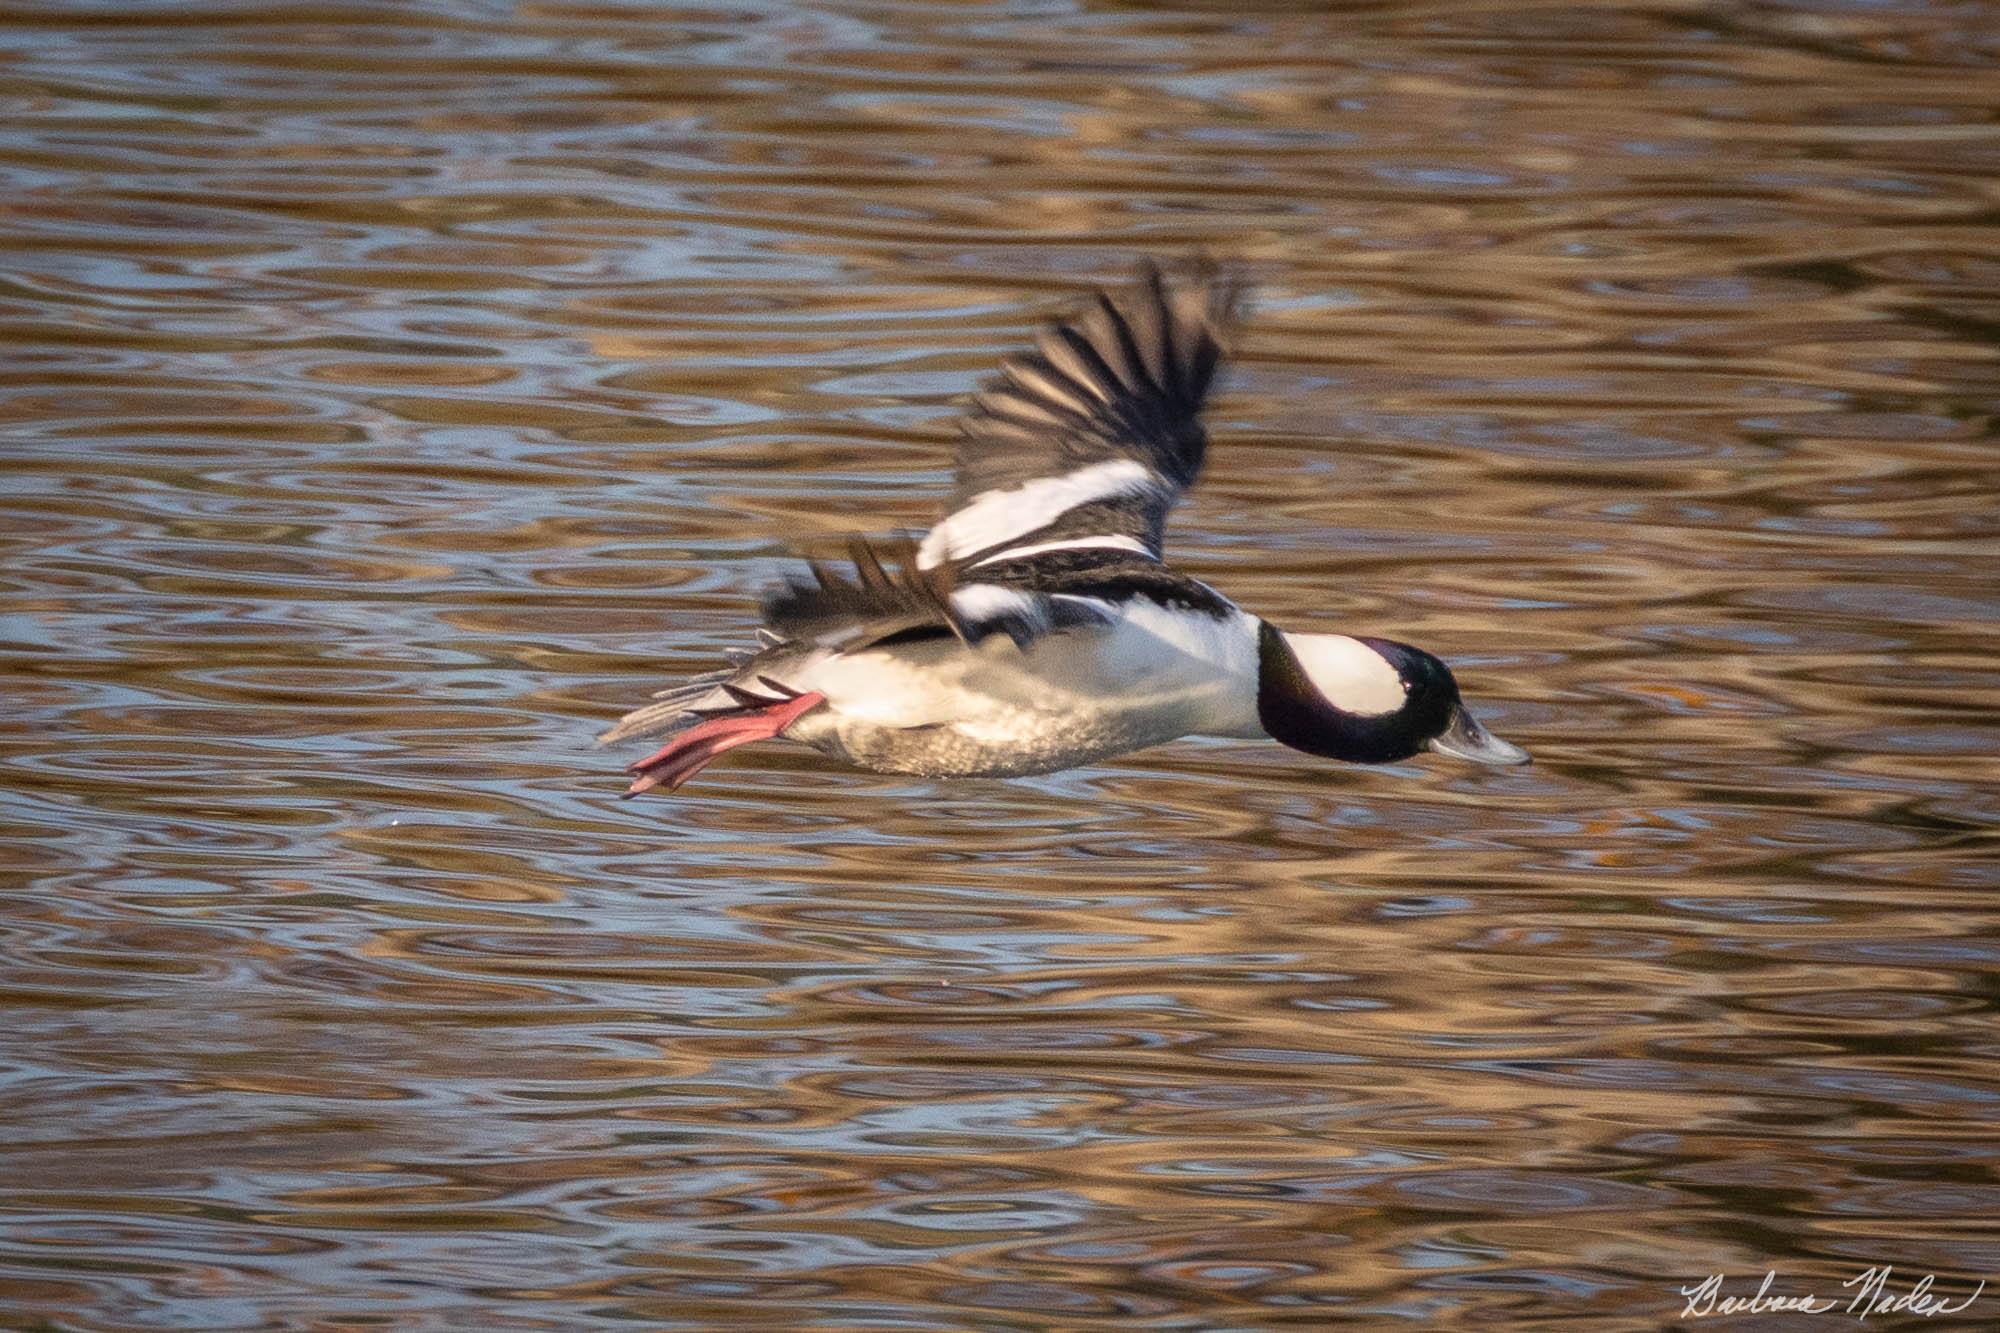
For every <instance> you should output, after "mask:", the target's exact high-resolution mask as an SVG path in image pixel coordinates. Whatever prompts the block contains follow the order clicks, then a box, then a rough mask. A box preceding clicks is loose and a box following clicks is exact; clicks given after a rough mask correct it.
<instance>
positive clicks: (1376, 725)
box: [1257, 622, 1528, 764]
mask: <svg viewBox="0 0 2000 1333" xmlns="http://www.w3.org/2000/svg"><path fill="white" fill-rule="evenodd" d="M1257 657H1258V672H1257V675H1258V679H1257V719H1258V721H1259V722H1261V723H1262V724H1263V727H1264V730H1265V731H1267V732H1269V733H1270V735H1271V739H1273V740H1275V741H1278V742H1280V743H1282V744H1285V745H1289V746H1291V747H1292V748H1293V749H1294V750H1304V751H1305V752H1306V753H1307V754H1316V755H1323V756H1325V757H1326V758H1328V759H1344V760H1346V761H1347V762H1349V763H1355V764H1386V763H1390V762H1392V761H1394V760H1397V759H1408V758H1409V757H1410V756H1411V755H1414V754H1418V753H1421V752H1422V751H1425V750H1436V751H1437V752H1438V753H1440V754H1449V755H1456V756H1457V757H1458V758H1460V759H1470V760H1472V761H1473V762H1474V763H1480V764H1525V763H1527V762H1528V752H1527V751H1526V750H1523V749H1522V748H1521V747H1520V746H1518V745H1509V744H1508V743H1507V742H1506V741H1503V740H1501V739H1500V738H1499V737H1497V736H1495V735H1493V734H1492V733H1491V732H1489V731H1487V730H1486V728H1484V727H1482V726H1480V725H1479V723H1478V722H1477V721H1476V720H1474V718H1473V716H1472V714H1471V713H1469V712H1467V711H1466V708H1465V703H1464V701H1463V700H1462V699H1460V698H1459V696H1458V682H1457V681H1456V680H1454V679H1452V674H1451V668H1450V667H1448V666H1446V665H1445V664H1444V663H1443V662H1440V661H1439V660H1438V659H1437V658H1435V657H1433V656H1432V655H1431V654H1429V653H1427V652H1425V651H1424V650H1423V649H1421V648H1412V647H1410V645H1408V644H1406V643H1392V642H1390V641H1389V640H1387V639H1361V638H1350V637H1348V636H1347V635H1345V634H1287V633H1286V632H1285V631H1283V630H1281V629H1279V628H1278V627H1277V626H1275V625H1272V624H1270V623H1268V622H1266V623H1265V624H1264V625H1263V626H1262V628H1261V629H1260V630H1259V632H1258V641H1257Z"/></svg>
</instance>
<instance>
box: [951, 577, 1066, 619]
mask: <svg viewBox="0 0 2000 1333" xmlns="http://www.w3.org/2000/svg"><path fill="white" fill-rule="evenodd" d="M951 609H952V613H953V614H954V615H956V616H957V617H958V618H959V619H960V620H962V621H966V622H968V623H970V624H974V625H979V624H984V623H986V622H987V621H990V620H998V619H1000V618H1001V617H1002V616H1017V617H1019V618H1021V619H1023V620H1042V619H1045V618H1046V611H1045V610H1044V608H1043V605H1042V601H1041V599H1040V598H1039V597H1036V596H1034V595H1033V594H1032V593H1025V592H1017V591H1016V590H1015V589H1013V588H1002V587H999V586H998V585H996V584H992V583H968V584H965V585H964V586H963V587H960V588H959V589H957V590H956V591H955V592H953V593H952V595H951Z"/></svg>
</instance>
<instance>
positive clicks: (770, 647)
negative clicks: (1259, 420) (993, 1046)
mask: <svg viewBox="0 0 2000 1333" xmlns="http://www.w3.org/2000/svg"><path fill="white" fill-rule="evenodd" d="M1239 294H1240V292H1239V288H1238V286H1237V284H1236V283H1234V282H1233V281H1231V280H1230V279H1228V278H1227V277H1225V276H1224V275H1222V274H1221V273H1219V272H1218V271H1216V270H1214V269H1213V268H1204V269H1202V270H1200V271H1198V272H1196V273H1193V274H1191V275H1188V276H1186V277H1182V278H1178V279H1175V280H1173V281H1169V280H1167V279H1166V278H1163V277H1162V275H1161V274H1160V272H1159V271H1158V270H1157V269H1155V268H1153V267H1151V266H1150V265H1149V266H1147V267H1146V268H1145V269H1144V270H1143V271H1142V273H1141V275H1140V278H1139V280H1138V281H1137V282H1136V283H1134V284H1133V285H1132V286H1131V287H1130V288H1129V289H1127V290H1124V291H1121V292H1118V293H1100V294H1098V295H1097V297H1096V298H1095V299H1094V301H1093V302H1092V303H1091V305H1090V306H1089V307H1088V308H1087V309H1086V310H1085V311H1084V312H1083V313H1082V314H1081V315H1080V316H1078V317H1077V318H1074V319H1071V320H1069V321H1066V322H1063V323H1058V324H1055V325H1052V326H1050V327H1049V328H1047V329H1044V330H1043V331H1042V333H1041V334H1040V336H1039V338H1038V339H1037V341H1036V346H1035V350H1034V351H1032V352H1028V353H1024V354H1021V355H1017V356H1014V357H1012V358H1010V359H1009V360H1008V361H1007V362H1005V363H1004V364H1003V365H1002V367H1001V371H1000V374H999V375H998V376H997V377H996V378H995V379H993V380H992V381H991V382H990V383H989V384H988V385H987V386H986V387H985V390H984V392H982V393H981V394H980V395H979V396H978V397H977V398H976V399H975V400H974V401H973V403H972V406H971V410H970V411H969V412H968V413H967V415H966V417H965V419H964V423H963V425H964V438H963V440H962V441H961V443H960V444H959V448H958V470H957V477H956V486H955V488H954V491H953V494H952V501H951V505H952V507H951V511H950V512H949V513H947V514H946V515H945V516H944V518H943V519H942V520H940V521H939V523H938V524H937V526H936V527H934V528H932V529H931V530H930V532H929V534H928V535H926V536H925V537H924V538H923V540H922V542H921V543H917V542H912V541H910V540H908V539H903V540H900V541H898V542H895V543H870V542H867V541H861V540H857V541H855V542H854V543H852V544H851V546H850V548H849V549H850V556H851V559H852V562H853V568H852V570H851V572H850V571H846V570H836V569H834V568H832V567H831V566H829V565H827V564H824V563H820V562H812V563H810V564H809V566H808V569H809V572H810V577H809V578H808V577H798V578H795V579H793V580H792V581H790V582H788V583H786V584H785V585H783V586H782V587H780V588H778V589H776V590H775V591H773V592H772V593H771V594H770V595H769V596H768V597H767V598H766V599H765V601H764V608H763V610H764V616H763V619H764V623H763V627H762V628H761V629H759V630H758V645H757V647H756V648H755V649H750V650H745V651H742V652H739V653H735V654H732V655H731V665H730V666H728V667H727V668H725V669H723V670H720V671H716V672H714V673H712V674H709V675H706V676H701V677H698V678H696V679H694V680H690V681H688V682H687V683H685V684H683V685H679V686H676V687H674V688H673V689H670V690H666V691H664V692H662V693H661V694H659V695H656V696H655V701H654V702H653V703H651V704H648V705H647V706H646V707H644V708H641V709H639V710H637V711H636V712H633V713H630V714H628V715H627V716H626V717H625V718H623V719H622V720H621V721H620V722H619V723H618V724H617V725H616V726H614V727H612V728H611V729H610V730H609V731H607V732H605V733H604V735H603V736H602V737H600V739H601V740H603V741H605V742H612V741H620V740H625V739H628V738H631V737H638V736H658V735H666V736H669V737H670V739H669V740H668V741H667V743H666V745H664V746H663V747H662V748H661V749H660V750H659V751H657V752H656V753H654V754H652V755H650V756H648V757H647V758H645V759H642V760H640V761H639V762H638V763H635V764H633V765H631V769H630V771H631V772H632V773H634V774H635V775H636V776H635V778H634V780H633V782H632V785H631V788H630V789H629V790H628V791H627V792H626V795H628V796H636V795H638V794H639V793H640V792H643V791H647V790H649V789H651V788H653V787H666V788H668V789H669V790H672V789H673V788H676V787H679V786H680V785H681V784H682V783H684V782H686V781H687V780H688V779H689V778H692V777H693V776H694V775H695V774H696V773H699V772H700V771H701V770H702V769H703V768H704V767H705V766H706V765H707V764H708V763H709V762H710V761H712V760H713V759H715V757H716V756H717V755H720V754H722V753H723V752H724V751H726V750H730V749H733V748H735V747H736V746H738V745H743V744H746V743H748V742H750V741H757V740H767V739H769V738H771V737H776V736H782V737H785V738H786V739H789V740H795V741H801V742H804V743H805V744H807V745H810V746H812V747H813V748H814V749H817V750H820V751H822V752H824V753H827V754H831V755H835V756H838V757H840V758H843V759H846V760H849V761H851V762H853V763H856V764H859V765H861V766H862V767H864V768H871V769H875V770H878V771H881V772H888V773H912V774H918V775H921V776H925V777H974V776H985V777H1015V776H1020V775H1023V774H1029V773H1050V772H1054V771H1055V770H1057V769H1061V768H1069V767H1071V766H1073V765H1076V764H1084V763H1089V762H1091V761H1093V760H1097V759H1103V758H1105V757H1107V756H1110V755H1115V754H1123V753H1124V752H1126V751H1128V750H1136V749H1140V748H1141V747H1144V746H1148V745H1157V744H1160V743H1161V742H1163V741H1169V740H1173V739H1175V738H1176V737H1180V736H1190V735H1205V736H1237V737H1268V738H1270V739H1272V740H1276V741H1278V742H1280V743H1281V744H1284V745H1288V746H1290V747H1292V748H1293V749H1295V750H1303V751H1305V752H1306V753H1307V754H1313V755H1320V756H1323V757H1325V758H1329V759H1341V760H1347V761H1349V762H1352V763H1362V764H1380V763H1388V762H1391V761H1394V760H1398V759H1408V758H1410V757H1411V756H1413V755H1416V754H1419V753H1421V752H1423V751H1426V750H1433V751H1437V752H1438V753H1441V754H1448V755H1455V756H1457V757H1459V758H1461V759H1470V760H1473V761H1475V762H1478V763H1482V764H1524V763H1526V762H1528V755H1527V752H1526V751H1524V750H1522V749H1520V748H1519V747H1517V746H1513V745H1509V744H1508V743H1507V742H1506V741H1503V740H1500V739H1498V738H1497V737H1495V736H1493V735H1491V734H1490V733H1489V732H1488V731H1487V730H1486V729H1485V728H1484V727H1482V726H1480V725H1479V723H1478V722H1477V721H1476V720H1475V719H1474V718H1473V716H1472V714H1471V713H1469V712H1468V711H1466V707H1465V704H1464V702H1463V701H1462V700H1461V699H1460V698H1459V693H1458V683H1457V681H1455V680H1454V679H1453V678H1452V674H1451V670H1450V668H1448V667H1446V666H1445V664H1444V663H1443V662H1441V661H1439V660H1438V659H1437V658H1436V657H1434V656H1432V655H1431V654H1430V653H1427V652H1425V651H1423V650H1422V649H1421V648H1412V647H1410V646H1409V645H1408V644H1404V643H1396V642H1392V641H1390V640H1387V639H1377V638H1366V637H1359V636H1353V635H1346V634H1301V633H1294V632H1291V631H1287V630H1281V629H1279V628H1277V627H1276V626H1275V625H1272V624H1271V623H1270V622H1268V621H1265V620H1261V619H1259V618H1258V617H1256V616H1253V615H1250V614H1248V613H1247V612H1245V611H1243V610H1241V609H1239V608H1238V607H1237V606H1236V604H1235V603H1233V602H1231V601H1230V600H1229V599H1228V598H1227V597H1224V596H1223V595H1222V594H1221V593H1219V592H1217V591H1215V589H1213V588H1211V587H1209V586H1208V585H1207V584H1205V583H1202V582H1200V581H1198V580H1196V579H1191V578H1188V577H1187V576H1186V575H1184V574H1179V573H1176V572H1175V571H1173V570H1172V569H1169V568H1168V567H1167V566H1166V564H1165V563H1164V562H1163V560H1162V556H1161V533H1162V530H1163V528H1164V527H1165V524H1166V518H1167V511H1168V510H1169V509H1171V508H1172V507H1173V506H1174V504H1175V502H1176V501H1178V500H1179V499H1180V496H1181V493H1182V492H1183V491H1185V490H1186V489H1187V488H1188V487H1189V486H1190V485H1192V484H1193V483H1194V480H1195V476H1196V474H1197V473H1198V472H1200V470H1201V463H1202V455H1203V453H1204V451H1205V449H1206V447H1207V437H1206V436H1205V434H1204V433H1203V431H1202V427H1201V422H1200V415H1201V409H1202V404H1203V402H1204V400H1206V398H1207V397H1208V392H1209V388H1210V386H1211V384H1213V382H1214V380H1215V376H1216V371H1217V368H1218V367H1219V366H1220V365H1221V362H1222V358H1223V349H1224V344H1225V342H1226V341H1227V339H1228V337H1229V335H1230V332H1231V329H1232V327H1233V324H1234V321H1235V316H1236V310H1237V305H1238V298H1239ZM885 556H888V557H889V558H890V559H889V561H888V562H886V563H885V560H884V557H885Z"/></svg>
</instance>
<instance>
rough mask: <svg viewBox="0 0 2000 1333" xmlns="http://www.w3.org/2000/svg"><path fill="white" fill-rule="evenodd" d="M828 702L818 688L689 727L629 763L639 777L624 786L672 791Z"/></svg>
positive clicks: (635, 791)
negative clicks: (719, 759)
mask: <svg viewBox="0 0 2000 1333" xmlns="http://www.w3.org/2000/svg"><path fill="white" fill-rule="evenodd" d="M825 702H826V696H825V695H824V694H821V693H819V692H818V691H816V690H815V691H812V692H811V693H807V694H801V695H799V696H798V697H797V698H794V699H787V700H785V701H784V702H783V703H778V704H772V705H770V706H769V707H766V708H757V709H752V710H750V711H748V712H743V713H731V714H729V715H728V716H727V717H715V718H710V719H709V720H708V721H706V722H704V723H702V724H701V725H699V726H696V727H690V728H689V729H688V730H686V731H683V732H682V733H681V734H680V735H678V736H676V737H674V738H673V739H672V740H670V741H668V742H667V743H666V744H665V745H663V746H661V747H660V749H659V751H658V752H657V753H655V754H651V755H648V756H647V757H646V758H644V759H641V760H640V761H639V762H638V763H636V764H631V765H628V766H627V768H628V771H630V772H633V773H636V774H638V775H639V776H638V777H636V778H634V779H633V781H632V785H631V786H630V787H627V788H626V789H625V794H626V795H627V796H637V795H638V794H639V793H640V792H642V791H651V790H652V789H653V788H655V787H665V788H666V789H667V790H668V791H672V790H674V789H675V788H676V787H679V786H680V785H681V784H682V783H684V782H686V781H687V780H688V779H689V778H691V777H693V776H694V775H695V774H697V773H699V772H701V770H702V769H704V768H706V767H708V765H709V763H710V761H712V760H713V759H714V758H715V757H716V756H717V755H719V754H722V753H723V752H724V751H727V750H733V749H735V748H736V747H737V746H739V745H748V744H749V743H750V742H751V741H766V740H769V739H771V737H773V736H776V735H778V734H779V733H780V732H782V731H783V730H784V729H785V728H786V727H789V726H791V725H792V723H794V722H796V721H798V720H799V718H800V717H802V716H804V715H805V714H806V713H809V712H811V711H812V710H813V709H815V708H817V707H819V706H820V705H821V704H823V703H825Z"/></svg>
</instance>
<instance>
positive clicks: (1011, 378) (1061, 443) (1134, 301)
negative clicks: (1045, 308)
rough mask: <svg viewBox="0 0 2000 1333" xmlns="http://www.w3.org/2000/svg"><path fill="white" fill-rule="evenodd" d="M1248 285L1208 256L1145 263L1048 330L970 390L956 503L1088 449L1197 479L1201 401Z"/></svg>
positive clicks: (1052, 468)
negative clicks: (1175, 265) (1171, 267)
mask: <svg viewBox="0 0 2000 1333" xmlns="http://www.w3.org/2000/svg"><path fill="white" fill-rule="evenodd" d="M1243 291H1244V285H1243V283H1242V281H1241V279H1240V277H1239V276H1238V275H1237V274H1236V273H1235V272H1234V271H1233V270H1231V269H1228V268H1225V267H1224V266H1223V265H1220V264H1217V263H1216V262H1214V261H1213V260H1210V259H1206V258H1201V259H1197V260H1195V261H1193V262H1192V263H1190V264H1188V265H1186V266H1185V267H1183V268H1181V269H1179V270H1176V271H1167V270H1163V269H1162V268H1161V267H1160V266H1159V265H1157V264H1153V263H1150V262H1148V263H1142V264H1140V265H1139V267H1138V271H1137V274H1136V278H1135V280H1134V281H1133V282H1131V283H1129V284H1127V285H1126V286H1124V287H1122V288H1120V289H1119V290H1117V291H1115V292H1108V293H1099V294H1097V295H1095V296H1094V297H1093V298H1092V299H1091V300H1090V302H1089V303H1088V304H1087V305H1086V306H1085V308H1084V310H1083V312H1082V313H1081V314H1079V315H1077V316H1075V317H1072V318H1070V319H1067V320H1063V321H1060V322H1058V323H1056V324H1054V325H1052V326H1050V327H1048V328H1046V329H1045V330H1043V332H1042V334H1041V335H1040V337H1039V338H1038V340H1037V347H1036V350H1035V351H1032V352H1027V353H1023V354H1021V355H1018V356H1015V357H1011V358H1009V360H1008V361H1007V363H1006V365H1005V366H1004V367H1003V368H1002V373H1001V374H1000V375H999V376H997V377H996V378H994V379H993V380H991V381H989V382H988V383H987V385H986V386H985V387H984V389H983V391H982V392H981V393H980V394H979V396H978V397H977V398H976V399H975V400H974V402H973V404H972V406H971V409H970V411H969V412H968V414H967V416H966V418H965V422H964V430H965V434H966V437H967V438H966V441H965V443H964V445H962V446H961V448H960V457H959V477H958V485H957V488H956V493H955V502H957V503H963V502H964V501H966V500H968V499H970V498H971V497H973V496H975V495H977V494H979V493H981V492H983V491H987V490H992V489H996V488H1000V487H1005V486H1010V485H1018V484H1019V483H1020V482H1021V481H1023V480H1025V479H1029V478H1033V477H1036V476H1048V475H1057V474H1060V473H1061V472H1062V471H1064V470H1066V469H1067V467H1068V466H1069V465H1071V464H1073V463H1074V461H1075V460H1077V459H1079V458H1092V457H1113V458H1116V457H1126V458H1133V459H1137V460H1138V461H1140V462H1143V463H1145V464H1146V465H1147V466H1148V467H1150V468H1151V469H1153V471H1155V472H1157V473H1159V474H1160V476H1162V477H1163V478H1165V479H1166V480H1168V481H1169V482H1171V483H1173V484H1174V485H1175V486H1177V487H1186V486H1188V485H1189V484H1191V483H1192V482H1193V481H1194V479H1195V476H1196V475H1197V474H1198V473H1199V472H1200V470H1201V463H1202V456H1203V454H1204V453H1205V452H1206V446H1207V438H1206V436H1205V435H1204V433H1203V431H1202V428H1201V422H1200V414H1201V410H1202V407H1203V405H1204V403H1205V402H1206V401H1207V398H1208V395H1209V392H1210V390H1211V389H1212V388H1213V387H1214V383H1215V378H1216V372H1217V370H1218V368H1219V367H1220V366H1221V364H1222V362H1223V359H1224V357H1225V356H1226V354H1227V350H1228V347H1227V344H1228V341H1229V339H1230V337H1231V335H1232V333H1233V331H1234V328H1235V325H1236V321H1237V319H1238V318H1239V315H1240V307H1241V305H1242V298H1243Z"/></svg>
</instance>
